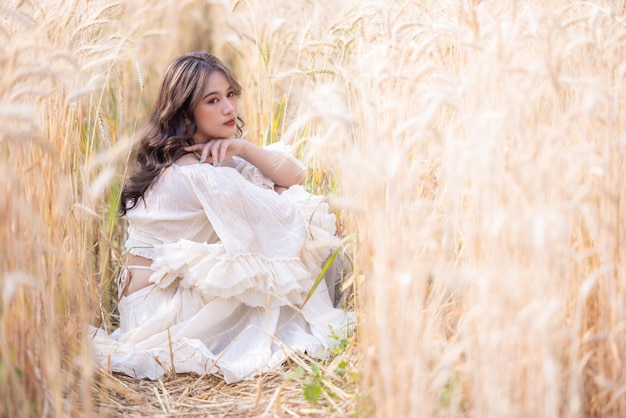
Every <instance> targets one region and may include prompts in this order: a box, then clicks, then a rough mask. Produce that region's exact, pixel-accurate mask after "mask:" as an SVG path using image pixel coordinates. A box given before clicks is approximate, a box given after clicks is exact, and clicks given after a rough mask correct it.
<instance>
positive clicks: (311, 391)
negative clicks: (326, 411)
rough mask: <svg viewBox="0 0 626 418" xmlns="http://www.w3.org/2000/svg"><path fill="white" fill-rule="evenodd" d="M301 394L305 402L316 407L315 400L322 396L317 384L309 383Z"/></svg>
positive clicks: (320, 388)
mask: <svg viewBox="0 0 626 418" xmlns="http://www.w3.org/2000/svg"><path fill="white" fill-rule="evenodd" d="M303 392H304V397H305V398H306V400H307V401H309V402H310V403H311V405H316V404H317V400H318V399H319V398H320V395H321V394H322V387H321V386H320V385H319V383H317V382H311V383H309V384H308V385H306V386H305V387H304V389H303Z"/></svg>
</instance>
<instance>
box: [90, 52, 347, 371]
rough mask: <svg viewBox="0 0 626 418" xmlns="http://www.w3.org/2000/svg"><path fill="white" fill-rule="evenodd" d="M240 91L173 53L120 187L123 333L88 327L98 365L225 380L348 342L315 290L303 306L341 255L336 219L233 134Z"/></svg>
mask: <svg viewBox="0 0 626 418" xmlns="http://www.w3.org/2000/svg"><path fill="white" fill-rule="evenodd" d="M240 94H241V86H240V85H239V83H238V82H237V81H236V80H235V78H234V76H233V74H232V72H231V71H230V69H228V68H227V67H226V66H225V65H224V64H223V63H222V62H220V61H219V60H218V59H217V58H216V57H214V56H212V55H210V54H207V53H201V52H194V53H188V54H185V55H182V56H180V57H178V58H177V59H175V60H174V61H173V62H172V64H171V65H170V66H169V68H168V69H167V71H166V72H165V75H164V78H163V82H162V85H161V88H160V91H159V94H158V98H157V101H156V105H155V108H154V111H153V112H152V115H151V118H150V122H149V124H148V128H147V130H146V133H145V134H144V136H143V138H142V140H141V144H140V146H139V149H138V152H137V164H136V167H135V171H134V173H133V174H132V175H131V176H130V178H129V179H128V181H127V182H126V184H125V185H124V188H123V190H122V199H121V203H120V212H121V214H123V215H126V216H127V217H128V220H129V228H128V238H127V241H126V249H127V251H128V257H127V260H126V261H127V265H126V267H127V269H126V271H125V274H124V275H123V276H122V285H121V293H122V297H121V299H120V301H119V305H118V307H119V312H120V328H119V329H117V330H116V331H114V332H113V333H112V334H111V335H106V333H105V332H104V331H103V330H96V333H95V337H94V343H95V352H96V357H97V360H98V362H99V364H100V365H101V366H103V367H105V368H108V369H110V370H112V371H117V372H122V373H125V374H128V375H131V376H136V377H141V378H143V377H147V378H150V379H158V378H160V377H161V376H162V375H163V374H164V373H166V372H170V371H175V372H179V373H180V372H194V373H198V374H203V373H207V372H208V373H220V374H222V375H223V376H224V379H225V380H226V382H233V381H237V380H241V379H250V378H252V377H254V376H255V375H256V374H258V373H260V372H263V371H266V370H268V369H271V368H273V367H274V366H276V365H278V364H280V363H281V362H282V361H283V360H284V359H285V358H286V356H288V355H289V354H290V353H291V352H295V351H297V352H305V351H306V352H308V353H309V354H311V355H320V354H323V352H324V350H325V349H328V348H330V347H331V346H332V345H333V344H334V343H335V342H336V338H335V339H334V338H332V337H331V334H332V333H340V332H345V330H346V325H348V324H349V322H350V316H349V315H348V314H346V313H345V312H344V311H342V310H340V309H336V308H334V307H333V305H332V303H331V301H330V298H329V296H328V292H327V288H326V285H325V283H324V282H321V283H320V285H319V286H318V288H317V289H316V291H315V293H314V294H313V296H312V297H311V298H310V299H308V300H306V297H307V293H308V292H309V290H310V289H311V288H312V287H313V284H314V281H315V279H316V277H317V275H318V274H319V272H320V269H321V265H322V264H323V262H324V260H325V259H326V258H327V257H328V256H329V255H330V253H331V251H332V250H333V249H334V248H336V246H337V245H338V243H337V238H336V237H335V236H334V235H335V219H334V216H333V215H331V214H329V213H328V210H327V209H328V208H327V206H326V205H325V204H324V203H323V202H322V201H321V199H320V198H319V197H317V196H313V195H311V194H309V193H307V192H305V191H304V189H303V188H302V187H301V184H302V183H303V181H304V177H305V176H304V170H303V167H302V165H301V163H299V162H298V161H297V160H295V159H293V158H292V157H290V156H288V155H286V154H283V153H280V152H278V151H275V150H271V149H266V148H260V147H257V146H255V145H253V144H251V143H249V142H247V141H245V140H243V139H240V138H237V136H240V135H241V133H242V126H243V121H242V119H241V118H240V116H239V115H238V112H237V110H238V104H237V100H238V97H239V95H240ZM305 300H306V303H304V302H305ZM303 303H304V305H303Z"/></svg>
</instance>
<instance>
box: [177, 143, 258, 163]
mask: <svg viewBox="0 0 626 418" xmlns="http://www.w3.org/2000/svg"><path fill="white" fill-rule="evenodd" d="M247 143H248V142H247V141H246V140H245V139H241V138H226V139H212V140H210V141H209V142H207V143H205V144H195V145H191V146H188V147H185V151H187V152H200V162H201V163H205V162H208V163H211V164H213V165H218V164H221V163H223V162H224V161H225V160H226V159H230V158H232V157H233V156H235V155H237V156H241V154H242V152H243V148H244V147H245V146H246V144H247Z"/></svg>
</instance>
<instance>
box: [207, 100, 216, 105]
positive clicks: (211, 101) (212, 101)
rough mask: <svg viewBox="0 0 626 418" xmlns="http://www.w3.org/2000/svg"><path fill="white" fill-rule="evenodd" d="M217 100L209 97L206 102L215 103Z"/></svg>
mask: <svg viewBox="0 0 626 418" xmlns="http://www.w3.org/2000/svg"><path fill="white" fill-rule="evenodd" d="M217 102H218V100H217V99H209V101H208V102H207V103H208V104H215V103H217Z"/></svg>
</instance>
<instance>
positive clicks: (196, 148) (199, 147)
mask: <svg viewBox="0 0 626 418" xmlns="http://www.w3.org/2000/svg"><path fill="white" fill-rule="evenodd" d="M203 148H204V144H193V145H187V146H186V147H184V148H183V149H184V150H185V151H187V152H194V151H201V150H202V149H203Z"/></svg>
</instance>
